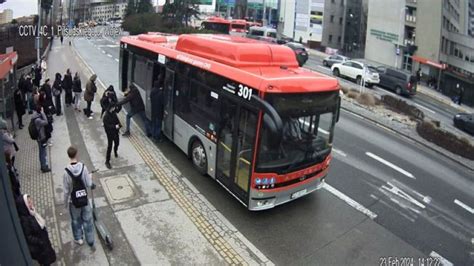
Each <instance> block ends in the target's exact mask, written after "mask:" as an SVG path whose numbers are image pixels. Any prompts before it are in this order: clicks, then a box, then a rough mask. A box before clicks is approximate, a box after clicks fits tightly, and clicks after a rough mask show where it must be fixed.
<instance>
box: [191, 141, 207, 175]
mask: <svg viewBox="0 0 474 266" xmlns="http://www.w3.org/2000/svg"><path fill="white" fill-rule="evenodd" d="M191 160H192V162H193V166H194V168H196V170H198V172H199V173H200V174H201V175H205V174H207V154H206V150H205V149H204V146H203V145H202V143H201V141H200V140H197V139H196V140H194V141H193V144H192V146H191Z"/></svg>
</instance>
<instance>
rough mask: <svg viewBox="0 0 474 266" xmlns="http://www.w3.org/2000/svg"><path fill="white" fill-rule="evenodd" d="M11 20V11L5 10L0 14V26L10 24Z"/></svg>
mask: <svg viewBox="0 0 474 266" xmlns="http://www.w3.org/2000/svg"><path fill="white" fill-rule="evenodd" d="M12 19H13V10H11V9H5V10H3V11H2V12H0V24H6V23H10V22H11V21H12Z"/></svg>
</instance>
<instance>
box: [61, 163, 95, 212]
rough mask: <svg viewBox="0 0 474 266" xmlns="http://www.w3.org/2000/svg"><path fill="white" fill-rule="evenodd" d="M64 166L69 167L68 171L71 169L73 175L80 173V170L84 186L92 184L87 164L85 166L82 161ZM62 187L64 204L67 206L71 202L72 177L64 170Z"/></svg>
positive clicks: (88, 186)
mask: <svg viewBox="0 0 474 266" xmlns="http://www.w3.org/2000/svg"><path fill="white" fill-rule="evenodd" d="M82 167H84V169H82ZM66 168H67V169H69V171H71V173H72V174H73V175H75V176H76V175H78V174H80V173H81V170H82V182H83V184H84V186H85V187H86V188H90V187H91V186H92V177H91V175H90V174H89V171H88V170H87V166H85V165H84V164H83V163H81V162H77V163H71V164H69V165H68V166H67V167H66ZM63 189H64V205H65V207H66V208H68V207H69V203H70V202H71V192H72V189H73V187H72V177H71V176H70V175H69V174H68V173H67V172H66V171H64V175H63Z"/></svg>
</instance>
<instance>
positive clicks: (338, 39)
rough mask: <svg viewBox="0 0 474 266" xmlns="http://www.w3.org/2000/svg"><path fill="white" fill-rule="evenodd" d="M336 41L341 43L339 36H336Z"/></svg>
mask: <svg viewBox="0 0 474 266" xmlns="http://www.w3.org/2000/svg"><path fill="white" fill-rule="evenodd" d="M337 43H339V44H340V43H341V36H337Z"/></svg>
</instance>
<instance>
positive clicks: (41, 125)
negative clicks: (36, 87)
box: [28, 105, 51, 173]
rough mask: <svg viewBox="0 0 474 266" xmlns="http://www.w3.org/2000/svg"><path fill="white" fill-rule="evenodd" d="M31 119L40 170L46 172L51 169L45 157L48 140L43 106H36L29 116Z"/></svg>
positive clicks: (46, 121) (46, 120)
mask: <svg viewBox="0 0 474 266" xmlns="http://www.w3.org/2000/svg"><path fill="white" fill-rule="evenodd" d="M31 120H32V121H33V125H34V129H35V130H36V132H37V138H36V142H38V149H39V161H40V165H41V172H43V173H47V172H50V171H51V169H50V168H49V166H48V161H47V158H46V157H47V154H46V146H47V142H48V138H47V134H46V132H47V127H48V125H49V123H48V119H47V117H46V114H45V113H44V112H43V107H41V105H38V106H37V108H36V112H35V113H34V114H33V117H32V118H31ZM28 129H29V128H28ZM30 134H31V133H30Z"/></svg>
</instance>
